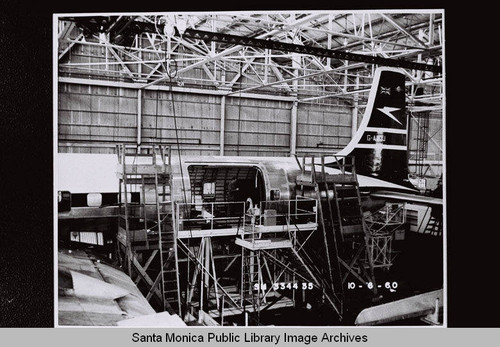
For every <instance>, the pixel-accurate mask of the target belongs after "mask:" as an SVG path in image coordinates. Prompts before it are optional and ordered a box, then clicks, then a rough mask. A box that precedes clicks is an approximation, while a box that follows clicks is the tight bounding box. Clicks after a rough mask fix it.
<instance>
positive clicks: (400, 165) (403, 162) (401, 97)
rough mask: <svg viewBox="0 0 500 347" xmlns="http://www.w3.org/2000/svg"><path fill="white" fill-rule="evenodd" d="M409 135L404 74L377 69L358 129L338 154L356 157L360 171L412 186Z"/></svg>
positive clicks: (357, 169)
mask: <svg viewBox="0 0 500 347" xmlns="http://www.w3.org/2000/svg"><path fill="white" fill-rule="evenodd" d="M407 137H408V120H407V115H406V101H405V76H404V74H403V72H402V70H400V69H395V68H385V67H384V68H378V69H377V70H376V71H375V75H374V78H373V84H372V88H371V90H370V95H369V98H368V103H367V105H366V109H365V114H364V116H363V119H362V121H361V124H360V126H359V129H358V131H357V132H356V134H355V135H354V137H353V139H352V140H351V142H349V144H348V145H347V146H346V147H345V148H344V149H343V150H341V151H340V152H338V153H337V154H338V155H351V156H354V157H355V163H356V172H357V173H358V174H361V175H366V176H371V177H375V178H378V179H381V180H384V181H389V182H392V183H396V184H400V185H404V186H409V185H410V183H409V180H408V144H407V143H408V142H407V141H408V139H407Z"/></svg>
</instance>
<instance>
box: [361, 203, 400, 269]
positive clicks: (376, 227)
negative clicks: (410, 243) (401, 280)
mask: <svg viewBox="0 0 500 347" xmlns="http://www.w3.org/2000/svg"><path fill="white" fill-rule="evenodd" d="M404 206H405V205H404V204H394V203H386V204H385V206H383V207H382V208H380V209H379V210H377V211H375V212H374V213H369V214H368V215H367V217H366V225H367V228H368V231H369V234H370V235H369V238H368V249H367V252H366V255H365V260H366V261H368V260H369V261H371V262H372V264H373V266H374V267H376V268H382V269H384V270H389V268H390V267H391V266H392V265H393V261H394V253H393V249H392V241H393V240H394V238H395V236H396V233H398V232H404V227H405V224H406V211H405V208H404Z"/></svg>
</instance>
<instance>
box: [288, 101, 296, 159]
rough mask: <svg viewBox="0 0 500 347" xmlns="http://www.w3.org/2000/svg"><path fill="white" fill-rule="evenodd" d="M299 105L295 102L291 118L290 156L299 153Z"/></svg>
mask: <svg viewBox="0 0 500 347" xmlns="http://www.w3.org/2000/svg"><path fill="white" fill-rule="evenodd" d="M297 105H298V102H297V101H294V102H293V104H292V112H291V117H290V154H292V155H294V154H295V153H296V151H297Z"/></svg>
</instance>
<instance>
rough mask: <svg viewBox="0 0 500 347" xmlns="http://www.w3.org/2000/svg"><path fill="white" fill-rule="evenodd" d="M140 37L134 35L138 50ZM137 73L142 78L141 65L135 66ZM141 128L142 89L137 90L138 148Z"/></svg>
mask: <svg viewBox="0 0 500 347" xmlns="http://www.w3.org/2000/svg"><path fill="white" fill-rule="evenodd" d="M140 41H141V36H140V35H135V46H136V48H140V46H141V42H140ZM139 59H142V51H141V50H139ZM137 65H138V66H137V70H138V71H137V72H138V75H139V78H141V76H142V64H141V63H139V64H137ZM141 128H142V89H140V88H139V89H137V145H138V146H140V144H141V142H142V138H141Z"/></svg>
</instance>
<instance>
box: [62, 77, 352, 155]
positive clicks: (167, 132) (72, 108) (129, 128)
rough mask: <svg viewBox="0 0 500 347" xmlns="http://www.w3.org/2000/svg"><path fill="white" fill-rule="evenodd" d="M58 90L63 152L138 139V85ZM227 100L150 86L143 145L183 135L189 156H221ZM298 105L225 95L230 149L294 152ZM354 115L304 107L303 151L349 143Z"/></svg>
mask: <svg viewBox="0 0 500 347" xmlns="http://www.w3.org/2000/svg"><path fill="white" fill-rule="evenodd" d="M58 95H59V117H58V139H59V152H74V153H114V147H115V145H116V144H119V143H136V142H137V105H138V92H137V90H135V89H130V88H123V87H111V86H109V87H107V86H100V85H81V84H75V83H60V84H59V94H58ZM172 96H173V103H172ZM221 99H222V97H221V96H219V95H205V94H193V93H181V92H174V93H173V95H172V94H171V93H170V92H168V91H164V90H143V92H142V98H141V100H142V102H141V104H142V105H141V110H142V111H141V113H142V126H141V140H142V143H151V142H156V143H164V144H172V145H173V144H175V143H176V142H177V139H176V137H177V136H178V138H179V143H180V145H181V149H182V152H183V154H190V155H191V154H194V155H218V154H219V153H220V135H221V131H220V127H221ZM173 104H174V105H175V116H176V121H177V134H176V131H175V125H174V114H173ZM292 106H293V105H292V102H289V101H280V100H265V99H251V98H244V97H239V96H228V97H226V101H225V132H224V154H225V155H241V156H286V155H288V154H289V153H290V131H291V126H290V121H291V114H292ZM351 113H352V110H351V108H350V107H347V106H332V105H311V104H299V105H298V108H297V149H296V150H297V153H325V152H328V151H330V152H331V151H337V150H338V149H340V148H342V147H344V146H345V145H346V144H347V143H348V142H349V140H350V137H351Z"/></svg>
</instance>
